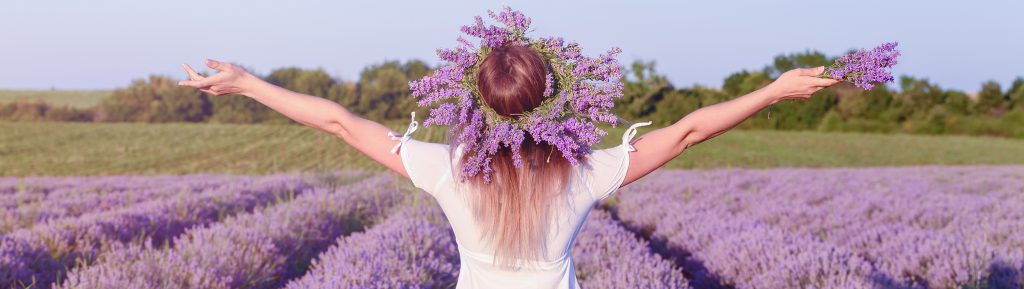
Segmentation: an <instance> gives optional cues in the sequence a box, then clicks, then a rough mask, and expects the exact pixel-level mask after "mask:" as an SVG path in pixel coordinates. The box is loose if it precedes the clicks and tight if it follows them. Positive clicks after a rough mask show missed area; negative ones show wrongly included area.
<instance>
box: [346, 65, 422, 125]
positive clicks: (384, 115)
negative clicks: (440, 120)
mask: <svg viewBox="0 0 1024 289" xmlns="http://www.w3.org/2000/svg"><path fill="white" fill-rule="evenodd" d="M430 71H431V70H430V67H429V66H428V65H427V64H426V63H424V62H422V61H419V60H411V61H407V62H405V63H401V62H399V61H385V62H383V63H380V64H375V65H371V66H369V67H367V68H365V69H363V71H362V73H360V75H359V82H358V83H357V84H356V86H355V89H356V95H357V99H356V101H354V102H352V108H353V110H355V111H356V112H360V113H362V114H364V115H365V116H366V117H368V118H371V119H378V120H382V119H406V118H408V117H409V112H411V111H414V110H418V112H420V113H421V115H425V113H426V111H425V110H424V109H420V108H419V107H418V106H417V105H416V99H415V98H414V97H412V92H411V91H410V90H409V81H412V80H415V79H419V78H421V77H423V76H425V75H427V74H429V73H430ZM343 92H344V90H341V91H338V92H337V93H339V94H343Z"/></svg>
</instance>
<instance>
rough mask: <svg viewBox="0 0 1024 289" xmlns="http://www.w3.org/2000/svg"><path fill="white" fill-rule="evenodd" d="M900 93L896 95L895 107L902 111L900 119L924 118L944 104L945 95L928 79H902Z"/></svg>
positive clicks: (904, 77)
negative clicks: (932, 109)
mask: <svg viewBox="0 0 1024 289" xmlns="http://www.w3.org/2000/svg"><path fill="white" fill-rule="evenodd" d="M900 90H901V91H900V93H898V94H897V95H896V99H897V103H895V106H897V107H899V109H900V114H901V115H900V119H907V118H913V117H917V118H922V117H924V116H926V115H927V114H928V112H929V111H930V110H931V108H932V107H934V106H936V105H940V104H942V103H944V102H945V101H944V100H945V99H944V97H945V93H944V92H943V90H942V88H940V87H939V86H938V85H935V84H932V83H931V82H929V81H928V79H918V78H913V77H910V76H902V77H900Z"/></svg>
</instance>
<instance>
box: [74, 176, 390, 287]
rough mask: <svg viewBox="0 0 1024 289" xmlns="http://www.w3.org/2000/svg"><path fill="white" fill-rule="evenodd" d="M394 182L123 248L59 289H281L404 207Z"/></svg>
mask: <svg viewBox="0 0 1024 289" xmlns="http://www.w3.org/2000/svg"><path fill="white" fill-rule="evenodd" d="M393 182H394V175H388V174H382V175H377V176H374V177H372V178H369V179H367V180H363V181H360V182H358V183H356V184H353V185H348V186H343V187H341V188H338V189H333V188H329V187H314V190H313V191H312V192H308V193H305V194H303V195H301V196H299V197H297V198H295V199H293V200H290V201H285V202H282V203H279V204H276V205H274V206H271V207H267V208H265V209H262V210H257V211H254V212H252V213H250V214H243V215H238V216H235V217H231V218H228V219H226V220H224V221H222V222H220V223H215V224H212V225H210V226H206V227H193V228H191V229H189V230H188V231H187V232H186V233H185V234H183V235H181V236H178V237H177V238H175V239H174V241H173V242H172V244H174V246H173V247H171V248H162V247H158V246H154V245H151V244H152V242H147V243H145V244H142V245H138V244H130V245H127V246H120V247H119V248H117V249H116V250H114V251H113V252H111V253H110V254H108V255H109V256H107V257H104V258H102V259H100V260H99V261H98V262H96V263H95V264H92V265H91V266H87V267H78V268H76V269H74V270H72V271H70V273H69V274H68V275H67V278H66V281H65V282H64V283H62V284H60V288H279V287H280V286H282V285H284V282H285V281H287V280H288V279H291V278H294V277H298V276H299V275H301V274H302V273H304V272H305V266H303V265H302V264H308V262H309V261H310V259H312V258H313V257H314V256H316V255H317V254H318V253H319V252H320V251H322V250H324V249H326V248H327V247H328V246H329V245H330V244H331V242H332V240H334V239H336V238H338V237H339V236H341V235H344V234H347V233H350V232H352V231H356V230H362V229H363V227H364V226H366V225H370V224H372V223H376V222H377V221H378V220H379V219H381V217H383V216H384V215H385V214H387V213H388V212H390V209H391V208H392V207H393V206H394V205H396V204H398V203H399V202H400V198H402V196H403V194H402V191H401V190H402V188H401V187H397V186H395V185H393V184H392V183H393Z"/></svg>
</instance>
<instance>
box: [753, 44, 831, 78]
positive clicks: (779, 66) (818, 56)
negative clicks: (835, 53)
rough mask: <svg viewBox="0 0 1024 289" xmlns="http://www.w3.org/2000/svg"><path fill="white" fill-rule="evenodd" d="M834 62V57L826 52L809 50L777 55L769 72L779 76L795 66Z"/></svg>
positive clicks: (820, 64) (813, 65)
mask: <svg viewBox="0 0 1024 289" xmlns="http://www.w3.org/2000/svg"><path fill="white" fill-rule="evenodd" d="M832 62H833V59H831V58H829V57H828V56H825V54H824V53H821V52H819V51H814V50H807V51H804V52H800V53H792V54H787V55H779V56H776V57H775V61H773V62H772V63H773V65H772V66H770V67H768V68H767V70H768V72H769V74H771V76H772V78H777V77H779V75H782V73H783V72H786V71H789V70H792V69H794V68H804V67H818V66H828V65H831V64H832Z"/></svg>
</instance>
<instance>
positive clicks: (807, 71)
mask: <svg viewBox="0 0 1024 289" xmlns="http://www.w3.org/2000/svg"><path fill="white" fill-rule="evenodd" d="M800 72H801V74H800V75H803V76H818V75H821V73H822V72H825V67H824V66H818V67H812V68H804V69H801V70H800Z"/></svg>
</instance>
